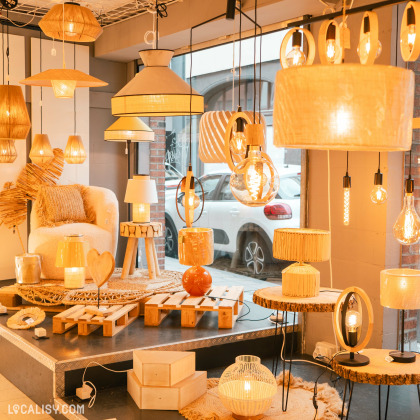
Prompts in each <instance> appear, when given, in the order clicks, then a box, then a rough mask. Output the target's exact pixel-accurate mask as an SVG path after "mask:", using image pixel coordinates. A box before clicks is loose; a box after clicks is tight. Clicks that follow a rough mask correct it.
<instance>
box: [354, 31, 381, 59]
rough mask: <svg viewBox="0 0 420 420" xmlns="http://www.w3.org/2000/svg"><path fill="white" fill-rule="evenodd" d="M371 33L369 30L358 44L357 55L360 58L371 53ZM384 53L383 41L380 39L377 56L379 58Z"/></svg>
mask: <svg viewBox="0 0 420 420" xmlns="http://www.w3.org/2000/svg"><path fill="white" fill-rule="evenodd" d="M370 47H371V44H370V33H369V32H368V33H367V34H365V35H364V36H363V37H362V39H361V40H360V42H359V45H358V46H357V55H358V56H359V58H362V57H366V56H368V55H369V53H370ZM381 53H382V44H381V41H379V40H378V49H377V50H376V58H378V57H379V56H380V55H381Z"/></svg>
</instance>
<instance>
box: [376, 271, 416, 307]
mask: <svg viewBox="0 0 420 420" xmlns="http://www.w3.org/2000/svg"><path fill="white" fill-rule="evenodd" d="M380 290H381V291H380V296H381V305H382V306H386V307H387V308H393V309H420V270H412V269H410V268H391V269H388V270H382V271H381V289H380Z"/></svg>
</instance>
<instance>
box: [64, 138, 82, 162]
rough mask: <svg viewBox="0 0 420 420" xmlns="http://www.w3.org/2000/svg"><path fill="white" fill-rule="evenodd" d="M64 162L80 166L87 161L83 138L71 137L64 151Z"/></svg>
mask: <svg viewBox="0 0 420 420" xmlns="http://www.w3.org/2000/svg"><path fill="white" fill-rule="evenodd" d="M64 160H65V161H66V162H67V163H69V164H80V163H83V162H84V161H85V160H86V151H85V147H84V146H83V141H82V137H81V136H69V139H68V140H67V145H66V149H65V150H64Z"/></svg>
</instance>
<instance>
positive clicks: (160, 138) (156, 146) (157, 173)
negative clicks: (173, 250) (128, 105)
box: [149, 117, 166, 269]
mask: <svg viewBox="0 0 420 420" xmlns="http://www.w3.org/2000/svg"><path fill="white" fill-rule="evenodd" d="M149 126H150V128H151V129H152V130H153V131H154V132H155V141H154V142H151V143H150V163H149V168H150V177H151V178H153V179H154V180H155V181H156V187H157V191H158V200H159V202H158V203H157V204H152V205H151V206H150V219H151V220H152V221H154V222H161V223H162V225H163V232H165V149H166V138H165V117H151V118H150V119H149ZM155 244H156V251H157V257H158V260H159V266H160V268H161V269H164V268H165V237H164V236H163V237H162V238H156V239H155Z"/></svg>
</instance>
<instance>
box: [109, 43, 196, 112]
mask: <svg viewBox="0 0 420 420" xmlns="http://www.w3.org/2000/svg"><path fill="white" fill-rule="evenodd" d="M173 54H174V53H173V51H170V50H146V51H140V57H141V59H142V60H143V63H144V65H145V67H144V69H143V70H141V71H140V72H139V73H137V74H136V76H135V77H134V78H133V79H132V80H130V81H129V82H128V83H127V84H126V85H125V86H124V87H123V88H122V89H121V90H120V91H119V92H118V93H117V94H116V95H115V96H114V97H113V98H112V100H111V105H112V115H115V116H118V117H122V116H132V117H134V116H136V117H147V116H176V115H190V98H191V114H192V115H196V114H202V113H203V112H204V98H203V96H202V95H199V94H198V92H196V91H195V90H194V89H193V90H192V95H191V94H190V90H191V87H190V85H189V84H188V83H187V82H185V81H184V80H182V79H181V78H180V77H179V76H178V75H177V74H176V73H175V72H173V71H172V70H171V69H170V68H169V63H170V61H171V58H172V56H173Z"/></svg>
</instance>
